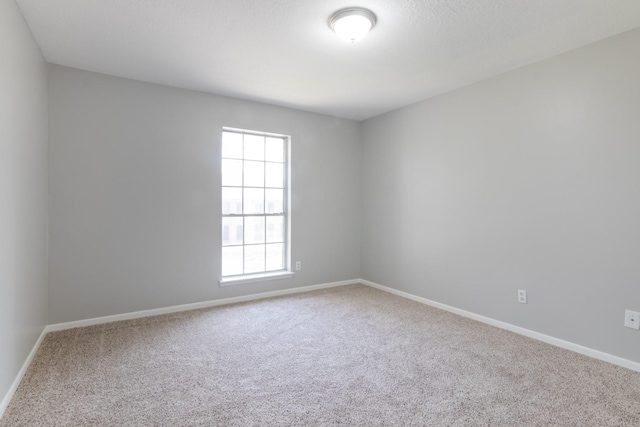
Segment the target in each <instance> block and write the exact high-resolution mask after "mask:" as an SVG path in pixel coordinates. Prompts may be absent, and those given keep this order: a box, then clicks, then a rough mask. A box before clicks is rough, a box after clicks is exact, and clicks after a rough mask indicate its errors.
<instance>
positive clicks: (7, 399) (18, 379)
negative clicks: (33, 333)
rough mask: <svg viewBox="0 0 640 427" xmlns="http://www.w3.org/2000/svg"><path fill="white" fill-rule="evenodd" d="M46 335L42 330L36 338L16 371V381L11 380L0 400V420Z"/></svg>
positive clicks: (44, 330)
mask: <svg viewBox="0 0 640 427" xmlns="http://www.w3.org/2000/svg"><path fill="white" fill-rule="evenodd" d="M46 334H47V331H46V328H45V329H43V331H42V333H41V334H40V336H39V337H38V340H37V341H36V343H35V344H34V345H33V348H32V349H31V352H30V353H29V355H28V356H27V359H26V360H25V361H24V363H23V364H22V368H20V371H18V375H16V379H15V380H13V383H12V384H11V387H9V391H7V394H6V395H5V396H4V399H2V403H0V419H2V416H3V415H4V411H6V410H7V406H9V402H11V399H12V398H13V395H14V394H15V392H16V390H17V389H18V386H19V385H20V382H21V381H22V378H23V377H24V374H26V373H27V369H29V366H30V365H31V361H32V360H33V357H34V356H35V355H36V352H37V351H38V349H39V348H40V344H42V340H43V339H44V336H45V335H46Z"/></svg>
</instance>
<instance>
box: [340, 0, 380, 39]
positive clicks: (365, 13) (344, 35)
mask: <svg viewBox="0 0 640 427" xmlns="http://www.w3.org/2000/svg"><path fill="white" fill-rule="evenodd" d="M375 25H376V15H374V13H373V12H371V11H370V10H368V9H363V8H361V7H348V8H346V9H340V10H339V11H337V12H336V13H334V14H333V15H331V18H329V27H331V29H332V30H333V31H335V32H336V34H337V35H338V36H340V38H341V39H343V40H345V41H348V42H351V43H355V42H357V41H358V40H360V39H362V38H363V37H364V36H366V35H367V33H368V32H369V31H370V30H371V29H372V28H373V27H374V26H375Z"/></svg>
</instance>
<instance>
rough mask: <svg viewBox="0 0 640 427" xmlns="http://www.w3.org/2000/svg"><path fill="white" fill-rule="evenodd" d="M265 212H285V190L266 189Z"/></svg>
mask: <svg viewBox="0 0 640 427" xmlns="http://www.w3.org/2000/svg"><path fill="white" fill-rule="evenodd" d="M265 198H266V200H265V202H266V206H265V212H266V213H284V190H265Z"/></svg>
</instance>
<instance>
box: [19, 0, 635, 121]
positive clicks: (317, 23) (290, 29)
mask: <svg viewBox="0 0 640 427" xmlns="http://www.w3.org/2000/svg"><path fill="white" fill-rule="evenodd" d="M16 1H17V3H18V5H19V6H20V8H21V9H22V12H23V14H24V16H25V18H26V20H27V22H28V24H29V26H30V28H31V30H32V32H33V35H34V37H35V38H36V41H37V42H38V44H39V45H40V47H41V48H42V52H43V54H44V56H45V58H46V59H47V61H49V62H52V63H55V64H61V65H66V66H69V67H76V68H81V69H85V70H90V71H96V72H100V73H105V74H111V75H114V76H121V77H127V78H132V79H137V80H143V81H148V82H152V83H160V84H165V85H170V86H176V87H181V88H186V89H194V90H199V91H205V92H211V93H217V94H222V95H228V96H233V97H237V98H243V99H250V100H256V101H262V102H267V103H270V104H276V105H283V106H287V107H293V108H298V109H302V110H307V111H313V112H318V113H324V114H330V115H334V116H338V117H345V118H351V119H358V120H361V119H366V118H369V117H373V116H376V115H378V114H381V113H384V112H387V111H390V110H393V109H395V108H398V107H401V106H404V105H407V104H411V103H414V102H416V101H420V100H422V99H425V98H428V97H431V96H434V95H437V94H440V93H443V92H447V91H450V90H452V89H456V88H459V87H461V86H465V85H468V84H470V83H473V82H476V81H480V80H483V79H486V78H488V77H491V76H494V75H497V74H500V73H503V72H505V71H508V70H512V69H514V68H517V67H520V66H523V65H525V64H529V63H532V62H536V61H538V60H541V59H544V58H548V57H550V56H553V55H556V54H558V53H561V52H565V51H567V50H571V49H574V48H577V47H580V46H583V45H586V44H589V43H592V42H595V41H597V40H601V39H603V38H606V37H609V36H613V35H615V34H619V33H621V32H624V31H627V30H630V29H634V28H638V27H640V1H638V0H354V1H346V0H321V1H319V0H16ZM347 6H363V7H367V8H369V9H371V10H372V11H374V12H375V13H376V15H377V17H378V23H377V25H376V27H375V28H374V29H373V31H372V32H371V33H370V34H369V35H368V36H367V37H366V38H365V39H364V40H362V41H361V42H359V43H356V44H353V45H351V44H347V43H344V42H343V41H341V40H340V39H339V38H338V37H337V36H336V35H335V34H334V33H333V32H332V31H331V30H330V29H329V27H328V25H327V20H328V19H329V16H330V15H331V14H332V13H333V12H334V11H336V10H338V9H341V8H343V7H347Z"/></svg>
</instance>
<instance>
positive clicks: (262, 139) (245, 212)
mask: <svg viewBox="0 0 640 427" xmlns="http://www.w3.org/2000/svg"><path fill="white" fill-rule="evenodd" d="M288 149H289V138H288V137H287V136H283V135H274V134H266V133H260V132H252V131H244V130H238V129H228V128H225V129H223V131H222V160H221V161H222V165H221V166H222V279H221V280H220V284H221V285H225V284H236V283H241V282H249V281H255V280H264V279H270V278H282V277H291V276H293V273H291V272H290V271H289V249H290V248H289V223H290V218H289V214H288V205H289V162H288V161H287V159H288V151H289V150H288Z"/></svg>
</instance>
